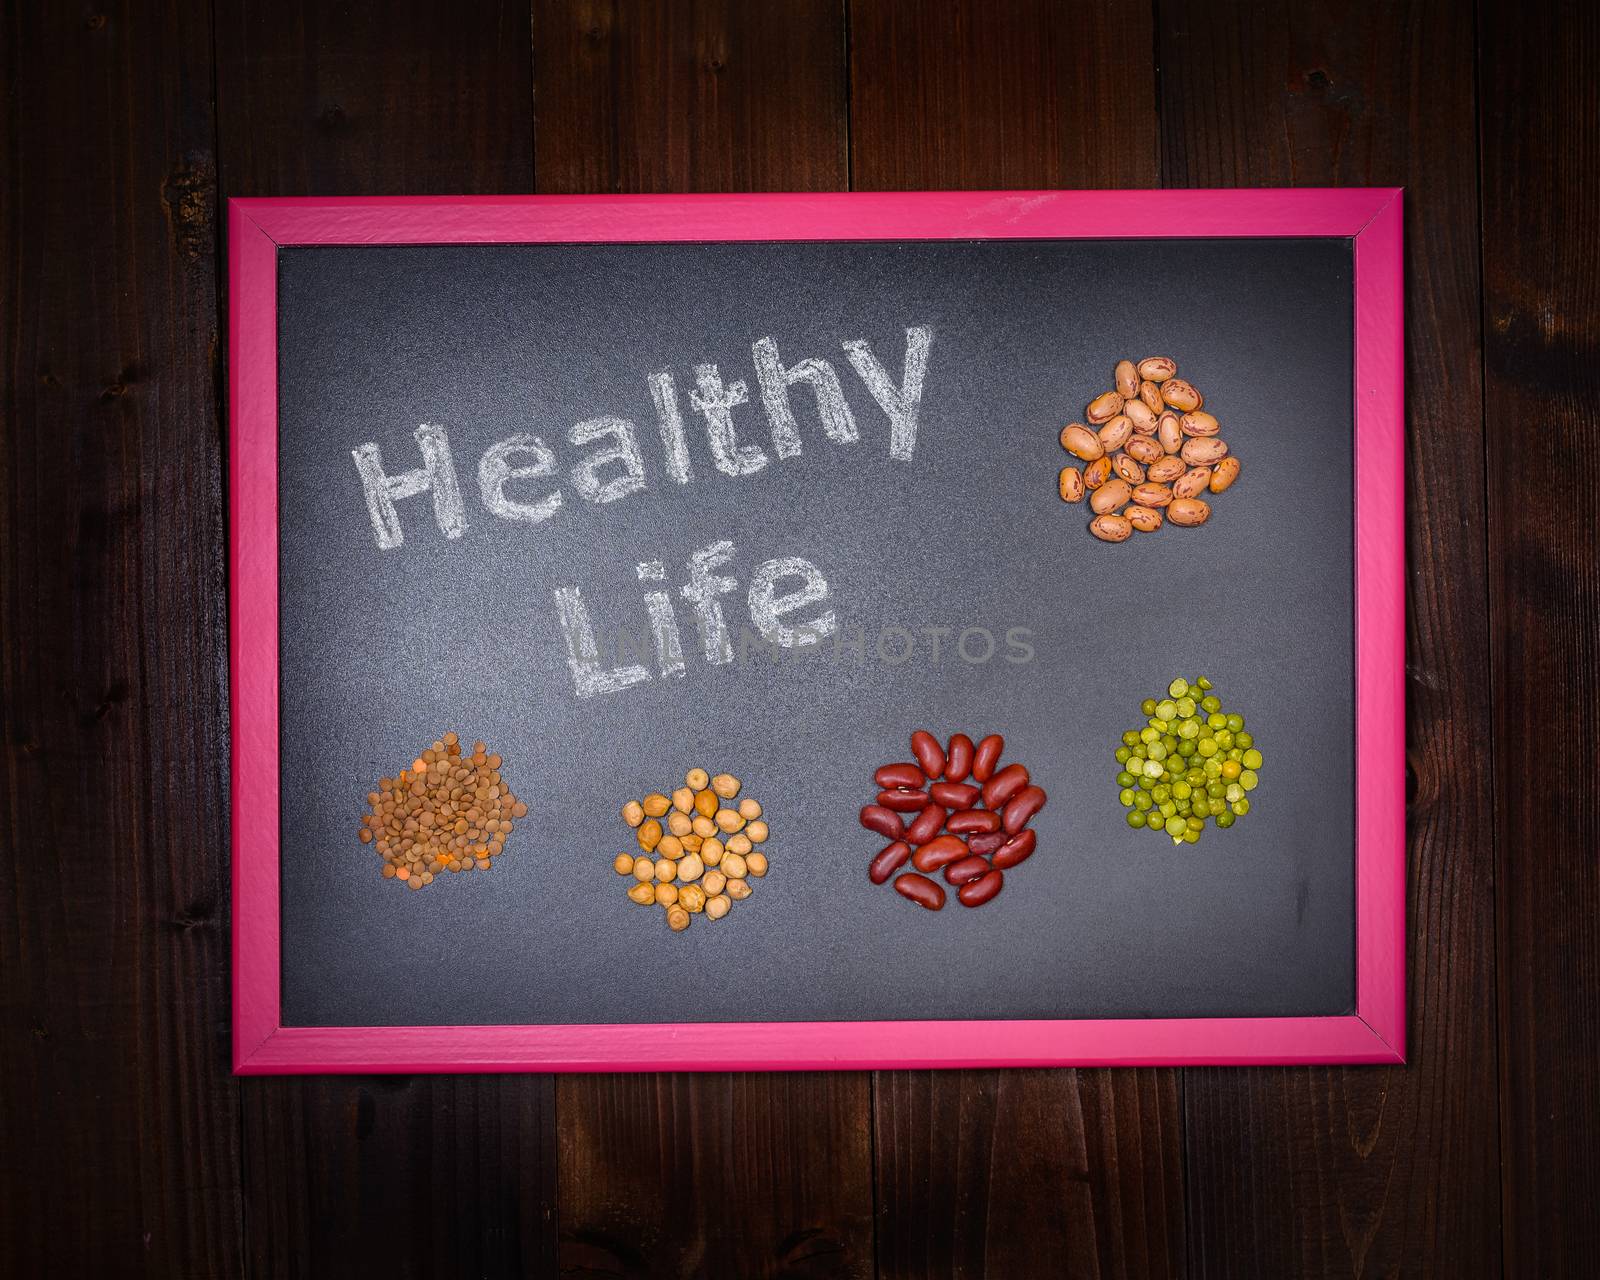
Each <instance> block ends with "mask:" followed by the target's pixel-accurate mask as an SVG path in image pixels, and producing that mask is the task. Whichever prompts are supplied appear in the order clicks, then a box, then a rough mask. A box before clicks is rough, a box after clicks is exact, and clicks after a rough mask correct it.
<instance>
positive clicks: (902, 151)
mask: <svg viewBox="0 0 1600 1280" xmlns="http://www.w3.org/2000/svg"><path fill="white" fill-rule="evenodd" d="M1151 20H1152V19H1151V7H1150V6H1149V5H1148V4H1140V3H1137V2H1136V0H1112V2H1110V3H1095V2H1094V0H1069V2H1068V3H1061V2H1060V0H1006V3H1003V4H991V3H988V2H987V0H852V3H851V5H850V55H851V56H850V65H851V75H850V160H851V185H852V186H853V187H855V188H856V189H857V190H861V191H901V190H910V189H916V188H933V189H950V190H961V189H968V190H973V189H984V188H995V189H999V188H1031V189H1037V188H1044V187H1153V186H1156V185H1157V168H1156V164H1157V149H1156V111H1155V93H1156V91H1155V84H1156V82H1155V76H1154V67H1153V65H1152V47H1153V46H1152V37H1151Z"/></svg>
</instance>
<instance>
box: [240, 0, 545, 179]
mask: <svg viewBox="0 0 1600 1280" xmlns="http://www.w3.org/2000/svg"><path fill="white" fill-rule="evenodd" d="M216 14H217V18H216V21H217V112H218V119H219V121H220V122H221V127H222V129H223V131H224V132H223V134H222V137H223V141H224V143H225V145H226V152H225V154H224V157H223V170H222V178H223V181H224V183H225V184H226V188H227V194H228V195H230V196H272V195H281V196H288V195H476V194H480V193H483V194H503V193H522V192H527V191H529V190H531V189H532V186H533V102H532V95H533V86H532V66H531V55H530V52H529V38H530V37H529V18H528V13H527V10H526V8H519V7H518V6H516V5H509V4H497V3H491V0H460V2H459V3H452V4H447V5H441V4H427V3H423V2H422V0H399V2H397V3H384V4H375V5H364V4H353V5H342V4H341V5H332V4H317V3H314V0H296V2H294V3H287V4H277V3H266V0H216Z"/></svg>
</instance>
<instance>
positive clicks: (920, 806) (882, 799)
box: [878, 791, 928, 813]
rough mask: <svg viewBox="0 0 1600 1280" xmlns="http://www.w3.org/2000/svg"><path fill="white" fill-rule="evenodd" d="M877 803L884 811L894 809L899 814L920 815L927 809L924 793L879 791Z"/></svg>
mask: <svg viewBox="0 0 1600 1280" xmlns="http://www.w3.org/2000/svg"><path fill="white" fill-rule="evenodd" d="M878 803H879V804H881V805H882V806H883V807H884V808H885V809H896V810H898V811H899V812H901V813H921V812H922V811H923V810H924V809H926V808H927V807H928V793H927V792H926V791H880V792H878Z"/></svg>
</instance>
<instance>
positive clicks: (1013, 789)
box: [861, 729, 1045, 911]
mask: <svg viewBox="0 0 1600 1280" xmlns="http://www.w3.org/2000/svg"><path fill="white" fill-rule="evenodd" d="M1005 749H1006V741H1005V739H1004V738H1002V737H1001V736H1000V735H999V734H998V733H992V734H990V735H989V736H988V737H987V738H985V739H983V741H982V742H979V743H978V744H977V745H973V741H972V739H971V738H969V737H967V735H966V734H964V733H958V734H956V735H955V736H954V737H952V738H951V739H950V746H949V749H948V750H946V749H945V748H944V747H942V746H940V745H939V740H938V739H937V738H935V737H934V736H933V735H932V734H931V733H928V732H926V731H924V730H922V729H918V730H917V731H916V732H915V733H913V734H912V735H911V754H912V755H914V756H915V757H916V763H915V764H911V763H906V764H886V765H884V766H883V768H881V769H879V770H878V771H877V773H876V774H875V775H874V778H875V779H876V781H877V784H878V786H879V787H880V788H881V790H879V792H878V799H877V803H876V804H869V805H867V806H866V807H865V808H864V809H862V810H861V825H862V826H863V827H865V828H866V829H867V830H868V831H876V832H877V833H878V834H879V835H881V836H885V837H887V838H888V839H889V840H890V841H891V842H892V843H890V844H889V845H888V846H887V847H886V848H884V849H883V850H882V851H881V852H880V853H879V854H878V856H877V857H875V858H873V860H872V865H871V867H870V869H869V870H868V875H870V876H871V878H872V883H873V884H883V883H884V882H885V881H886V880H888V879H889V877H890V876H893V875H895V873H896V872H900V871H901V868H902V867H904V866H905V865H906V863H907V862H910V864H911V865H912V866H913V867H914V868H915V870H914V871H904V872H901V874H900V875H899V876H898V877H897V878H896V880H895V882H894V887H895V888H896V889H897V890H898V891H899V892H900V893H901V894H903V895H904V896H905V897H907V898H910V899H911V901H912V902H915V903H916V904H917V905H918V906H921V907H926V908H927V909H928V910H929V911H938V910H939V909H940V908H941V907H943V906H944V902H945V891H944V886H943V885H941V884H940V883H939V882H938V881H937V880H935V879H933V876H934V875H935V874H936V873H938V872H941V871H942V872H943V873H944V878H945V880H946V881H948V882H949V883H950V884H951V885H952V886H954V887H955V890H956V899H957V900H958V901H959V902H960V903H961V905H962V906H964V907H981V906H982V905H983V904H984V903H986V902H992V901H993V900H994V899H995V898H996V897H997V896H998V895H999V893H1000V890H1001V889H1002V888H1003V887H1004V886H1005V879H1006V877H1005V873H1006V872H1007V871H1009V870H1010V869H1011V868H1012V867H1014V866H1016V865H1017V864H1018V863H1020V862H1022V861H1024V860H1025V859H1026V858H1027V857H1028V856H1029V855H1030V854H1032V853H1033V850H1034V846H1035V844H1036V843H1037V840H1038V837H1037V836H1036V834H1035V833H1034V831H1033V830H1032V829H1031V828H1030V827H1029V826H1028V824H1029V823H1030V822H1032V821H1033V818H1034V815H1035V814H1036V813H1038V812H1039V810H1040V809H1042V808H1044V802H1045V794H1044V790H1043V788H1041V787H1036V786H1034V785H1033V783H1032V782H1031V780H1030V779H1029V777H1028V771H1027V769H1025V768H1024V767H1023V766H1022V765H1020V764H1008V765H1006V767H1005V768H1003V769H1002V768H1001V767H1000V757H1001V754H1002V753H1003V752H1004V751H1005ZM969 777H970V778H971V781H970V782H969V781H968V778H969Z"/></svg>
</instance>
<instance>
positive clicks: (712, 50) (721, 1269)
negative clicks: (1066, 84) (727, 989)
mask: <svg viewBox="0 0 1600 1280" xmlns="http://www.w3.org/2000/svg"><path fill="white" fill-rule="evenodd" d="M534 13H535V16H534V33H535V79H536V87H537V94H538V106H539V109H538V145H537V148H536V151H537V156H538V187H539V190H540V191H541V192H571V191H652V190H673V191H684V190H695V191H720V190H730V189H732V190H737V189H752V188H754V189H762V188H766V189H785V190H814V189H827V188H833V187H841V186H843V185H844V183H845V179H846V168H845V72H844V32H843V25H842V11H841V9H840V6H839V5H838V4H836V3H832V2H831V0H828V2H824V0H802V2H801V3H797V4H787V5H744V4H740V3H738V2H737V0H691V2H690V3H688V4H672V3H666V2H665V0H652V2H651V3H644V4H629V3H622V2H621V0H615V2H613V3H605V2H604V0H596V2H594V3H587V4H573V3H558V2H557V0H536V3H535V6H534ZM557 1098H558V1108H557V1115H558V1117H559V1121H560V1128H561V1140H560V1157H561V1159H560V1201H561V1271H562V1274H563V1275H565V1276H572V1277H584V1276H612V1275H630V1276H633V1275H640V1276H677V1275H690V1274H710V1275H737V1276H750V1277H757V1276H780V1275H781V1276H793V1277H800V1276H824V1275H826V1276H860V1277H864V1276H868V1275H871V1273H872V1176H871V1168H872V1166H871V1102H870V1092H869V1084H868V1078H867V1076H866V1075H864V1074H862V1073H844V1074H838V1073H835V1074H820V1075H748V1074H737V1075H731V1074H727V1073H710V1074H703V1075H662V1076H618V1075H595V1076H564V1077H562V1078H561V1079H560V1080H559V1081H558V1084H557Z"/></svg>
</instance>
